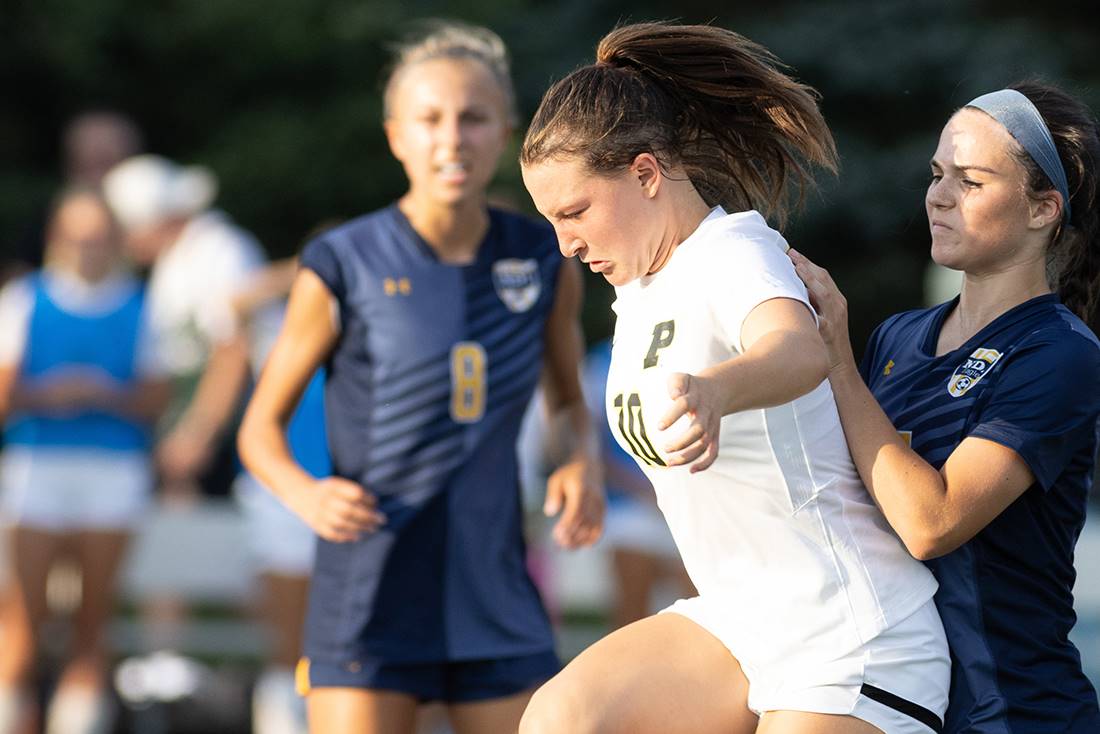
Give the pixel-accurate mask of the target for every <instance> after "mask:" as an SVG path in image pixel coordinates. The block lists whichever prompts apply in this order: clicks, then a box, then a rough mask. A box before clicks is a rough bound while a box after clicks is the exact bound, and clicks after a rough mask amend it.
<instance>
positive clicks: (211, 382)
mask: <svg viewBox="0 0 1100 734" xmlns="http://www.w3.org/2000/svg"><path fill="white" fill-rule="evenodd" d="M247 378H248V344H247V342H246V340H245V338H244V336H243V335H240V334H238V335H237V336H235V337H233V338H232V339H231V340H230V341H227V342H223V343H221V344H218V345H217V346H215V347H214V350H213V352H211V354H210V359H209V360H208V361H207V363H206V366H205V367H204V369H203V373H202V376H201V377H200V378H199V384H198V387H197V388H196V390H195V394H194V395H193V396H192V398H191V402H190V403H188V405H187V409H186V410H185V411H184V413H183V416H182V417H181V418H180V419H179V422H178V423H177V424H176V426H175V427H174V428H173V429H172V430H171V431H170V432H169V433H168V435H166V436H165V437H164V438H163V439H162V440H161V442H160V444H159V445H158V446H157V450H156V453H157V462H158V464H159V465H160V467H161V471H162V472H163V473H164V476H165V478H166V479H167V480H168V481H170V482H171V481H181V480H188V479H193V478H194V476H195V475H196V474H198V473H199V472H200V471H201V470H202V469H203V467H204V466H206V464H207V463H208V462H209V461H210V458H211V455H212V454H213V450H214V447H215V446H216V445H217V441H218V439H219V437H220V436H221V434H222V431H224V430H225V429H226V428H227V426H228V425H229V422H230V420H231V419H232V418H233V416H234V414H235V412H236V408H237V401H238V399H239V397H240V394H241V391H242V390H243V389H244V385H245V381H246V380H247Z"/></svg>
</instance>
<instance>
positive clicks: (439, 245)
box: [397, 191, 489, 264]
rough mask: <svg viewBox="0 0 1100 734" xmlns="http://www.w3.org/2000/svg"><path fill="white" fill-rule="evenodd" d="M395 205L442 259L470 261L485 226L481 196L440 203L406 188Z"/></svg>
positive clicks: (486, 229) (487, 216)
mask: <svg viewBox="0 0 1100 734" xmlns="http://www.w3.org/2000/svg"><path fill="white" fill-rule="evenodd" d="M397 207H398V208H399V209H400V210H401V213H402V214H404V215H405V218H406V219H408V220H409V223H410V224H411V225H412V228H413V229H414V230H416V233H417V234H418V235H420V237H421V238H423V240H424V241H425V242H426V243H428V246H429V247H431V248H432V250H433V251H434V252H435V253H436V255H437V256H438V257H439V259H440V260H442V261H443V262H449V263H455V264H464V263H468V262H471V261H472V260H473V259H474V257H476V256H477V250H478V247H480V245H481V241H482V240H483V239H484V238H485V233H486V232H487V231H488V230H489V212H488V210H487V209H486V205H485V201H484V199H477V200H474V201H462V202H458V203H456V204H454V205H453V206H441V205H439V204H438V203H436V202H429V201H425V200H424V199H423V197H418V196H417V195H416V194H415V193H414V192H412V191H410V192H409V193H407V194H405V195H404V196H403V197H401V199H399V200H398V202H397Z"/></svg>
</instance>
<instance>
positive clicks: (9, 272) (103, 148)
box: [0, 110, 144, 283]
mask: <svg viewBox="0 0 1100 734" xmlns="http://www.w3.org/2000/svg"><path fill="white" fill-rule="evenodd" d="M143 147H144V142H143V140H142V135H141V130H140V129H139V128H138V126H137V124H136V123H135V122H134V121H133V120H132V119H130V117H128V116H127V115H125V114H123V113H121V112H117V111H114V110H88V111H85V112H81V113H80V114H78V115H76V116H75V117H73V118H72V119H71V120H70V121H69V122H68V124H66V125H65V128H64V129H63V130H62V133H61V168H62V179H63V185H64V186H66V187H73V186H89V187H95V186H99V184H100V182H101V181H102V180H103V176H104V175H105V174H106V173H107V171H109V170H110V169H111V168H113V167H114V166H115V165H117V164H118V163H121V162H122V161H124V160H125V159H127V158H130V157H131V156H135V155H137V154H138V153H140V152H141V151H142V149H143ZM46 216H47V211H46V206H45V205H44V204H43V206H42V207H41V211H40V212H39V213H37V214H36V215H35V216H34V218H33V219H32V221H31V222H29V223H28V224H27V225H26V227H25V228H24V229H23V231H22V232H21V233H20V234H19V236H18V237H17V238H16V240H15V248H14V252H13V253H12V254H11V256H10V259H9V260H8V261H7V262H5V263H3V264H2V266H0V283H3V282H4V281H7V280H8V279H9V278H11V277H14V276H15V275H18V274H20V273H23V272H26V271H28V270H31V269H34V268H38V267H41V265H42V255H43V252H44V249H45V246H46V231H45V230H46Z"/></svg>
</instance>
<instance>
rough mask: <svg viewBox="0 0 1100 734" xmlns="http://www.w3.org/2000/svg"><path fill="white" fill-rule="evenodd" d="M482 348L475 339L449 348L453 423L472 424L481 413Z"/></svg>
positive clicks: (483, 371) (483, 349) (483, 351)
mask: <svg viewBox="0 0 1100 734" xmlns="http://www.w3.org/2000/svg"><path fill="white" fill-rule="evenodd" d="M488 362H489V360H488V357H486V356H485V348H484V347H482V346H481V345H480V344H478V343H477V342H458V343H457V344H455V345H454V346H453V347H451V418H452V419H454V421H455V423H476V422H477V421H479V420H481V417H482V416H483V415H485V387H486V385H485V373H486V367H487V366H488Z"/></svg>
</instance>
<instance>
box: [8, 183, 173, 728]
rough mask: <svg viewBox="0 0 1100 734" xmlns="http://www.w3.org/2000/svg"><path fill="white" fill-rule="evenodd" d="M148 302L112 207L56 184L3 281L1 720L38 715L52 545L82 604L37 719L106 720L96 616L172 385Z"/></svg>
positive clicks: (140, 503) (71, 724)
mask: <svg viewBox="0 0 1100 734" xmlns="http://www.w3.org/2000/svg"><path fill="white" fill-rule="evenodd" d="M147 306H148V301H147V299H146V297H145V289H144V287H143V286H142V284H141V283H140V282H139V281H138V280H136V279H135V278H134V277H133V276H132V275H131V274H130V273H129V272H127V270H126V269H125V268H124V266H123V257H122V248H121V240H120V234H119V231H118V229H117V227H116V225H115V222H114V219H113V217H112V215H111V212H110V209H109V208H108V206H107V204H106V202H105V201H104V200H103V199H102V198H101V197H100V195H99V194H98V193H96V192H95V191H94V190H93V189H90V188H74V189H69V190H66V191H65V192H63V193H62V194H61V195H60V197H59V198H58V200H57V203H56V205H55V207H54V209H53V213H52V216H51V217H50V220H49V226H48V229H47V248H46V263H45V266H44V267H43V268H42V269H41V270H39V271H37V272H35V273H33V274H31V275H28V276H26V277H23V278H20V279H18V280H15V281H12V282H11V283H9V284H8V285H7V286H6V287H5V288H4V290H3V291H2V292H0V415H3V416H4V420H5V436H4V439H5V447H4V452H3V455H2V457H0V493H2V494H0V508H2V512H3V515H4V517H5V519H6V521H7V522H8V523H10V524H11V527H10V533H9V536H8V537H7V538H5V541H6V542H8V543H9V544H10V552H11V557H12V561H13V566H14V571H15V573H14V579H15V582H16V583H17V587H18V592H19V593H18V595H17V596H18V601H19V603H18V604H17V605H16V608H15V612H16V613H15V614H11V615H8V618H7V619H6V620H5V621H6V624H5V629H4V641H3V645H0V732H10V731H20V727H21V726H26V725H27V722H28V721H33V720H34V719H35V718H37V717H36V713H35V711H34V707H33V705H32V702H33V701H34V700H35V698H34V686H35V684H36V672H37V671H36V669H35V661H36V658H37V650H38V642H39V638H38V633H39V632H40V628H41V625H42V623H43V621H44V620H45V618H46V617H47V614H48V611H49V610H48V607H47V598H46V581H47V578H48V576H49V571H50V567H51V566H52V565H53V563H54V562H55V561H56V560H57V559H58V558H59V557H60V556H61V555H62V554H63V553H64V554H67V555H70V556H72V557H73V558H74V559H75V561H76V563H77V565H78V567H79V569H80V572H81V579H82V584H81V595H80V606H79V608H78V610H77V612H76V615H75V619H74V633H73V635H72V638H71V642H72V644H71V651H70V654H69V656H68V660H67V662H66V663H65V665H64V668H63V669H62V671H61V674H60V677H59V680H58V682H57V688H56V692H55V694H54V696H53V699H52V702H51V705H50V707H49V711H48V714H47V716H46V725H45V730H46V731H47V732H48V733H49V734H85V733H92V732H96V733H100V732H108V731H110V730H111V726H112V720H113V713H114V706H113V699H112V698H111V697H110V695H109V693H108V691H109V686H108V675H107V673H108V671H107V665H108V662H109V651H108V650H107V646H106V639H105V634H106V625H107V622H108V621H109V619H110V615H111V611H112V609H113V604H114V601H115V580H116V575H117V571H118V568H119V564H120V562H121V561H122V559H123V555H124V551H125V550H126V546H127V542H128V540H129V539H130V536H131V534H132V531H133V529H134V528H135V526H136V524H137V523H138V522H139V521H140V520H141V519H142V518H143V517H144V516H145V510H146V507H147V504H148V500H149V498H150V493H151V490H152V486H153V469H152V464H151V460H150V446H151V442H152V429H153V424H154V422H155V421H156V419H157V417H158V416H159V415H160V414H161V412H162V411H163V409H164V408H165V406H166V404H167V400H168V391H169V386H168V379H167V371H166V365H165V363H164V358H163V354H162V353H161V351H160V347H161V344H160V341H159V338H158V337H157V336H156V334H155V328H154V327H152V325H151V322H150V320H149V318H148V315H149V314H148V308H147Z"/></svg>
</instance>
